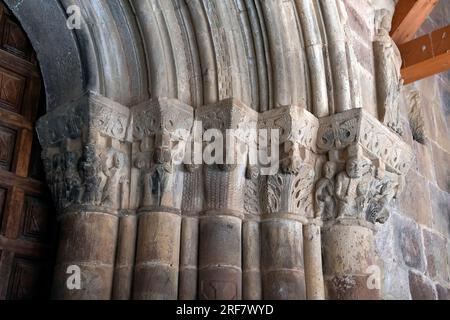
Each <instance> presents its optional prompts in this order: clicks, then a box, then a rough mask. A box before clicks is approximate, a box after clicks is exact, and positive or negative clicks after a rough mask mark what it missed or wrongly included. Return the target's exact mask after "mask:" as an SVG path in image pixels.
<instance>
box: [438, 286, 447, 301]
mask: <svg viewBox="0 0 450 320" xmlns="http://www.w3.org/2000/svg"><path fill="white" fill-rule="evenodd" d="M436 291H437V294H438V300H450V288H448V287H443V286H441V285H440V284H436Z"/></svg>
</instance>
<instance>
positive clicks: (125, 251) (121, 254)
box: [112, 210, 137, 300]
mask: <svg viewBox="0 0 450 320" xmlns="http://www.w3.org/2000/svg"><path fill="white" fill-rule="evenodd" d="M136 220H137V219H136V211H135V210H124V211H122V212H121V216H120V222H119V231H118V237H117V238H118V240H117V250H116V252H117V255H116V264H115V268H114V286H113V293H112V299H113V300H129V299H130V298H131V288H132V285H133V271H134V259H135V253H136V234H137V224H136Z"/></svg>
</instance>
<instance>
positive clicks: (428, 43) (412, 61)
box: [399, 25, 450, 84]
mask: <svg viewBox="0 0 450 320" xmlns="http://www.w3.org/2000/svg"><path fill="white" fill-rule="evenodd" d="M399 50H400V52H401V55H402V59H403V66H402V71H401V72H402V77H403V78H404V79H405V84H408V83H411V82H414V81H417V80H421V79H423V78H427V77H429V76H432V75H435V74H437V73H440V72H444V71H447V70H450V25H449V26H447V27H445V28H442V29H439V30H436V31H434V32H432V33H430V34H428V35H425V36H423V37H420V38H417V39H415V40H412V41H410V42H407V43H404V44H402V45H400V46H399Z"/></svg>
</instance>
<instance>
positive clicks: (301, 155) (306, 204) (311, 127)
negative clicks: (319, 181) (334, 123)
mask: <svg viewBox="0 0 450 320" xmlns="http://www.w3.org/2000/svg"><path fill="white" fill-rule="evenodd" d="M318 128H319V121H318V119H317V118H316V117H315V116H314V115H312V114H311V113H309V112H308V111H307V110H306V109H304V108H301V107H298V106H286V107H281V108H277V109H273V110H270V111H267V112H265V113H263V114H261V116H260V119H259V129H267V130H271V129H277V130H278V132H279V150H278V151H279V158H280V165H279V170H278V172H276V173H275V174H274V175H268V176H263V177H262V183H261V199H262V207H263V210H264V214H265V215H272V214H278V215H284V216H285V217H286V218H288V219H291V218H292V219H294V220H295V219H297V220H298V219H303V220H305V219H306V218H307V217H312V216H313V203H312V192H313V187H314V180H315V170H314V164H315V161H316V156H315V154H316V149H317V148H316V138H317V131H318ZM272 152H273V151H272ZM303 220H302V221H303ZM305 221H306V220H305Z"/></svg>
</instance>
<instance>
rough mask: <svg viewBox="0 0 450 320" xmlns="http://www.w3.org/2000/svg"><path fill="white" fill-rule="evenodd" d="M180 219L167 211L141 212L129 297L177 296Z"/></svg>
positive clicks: (144, 298) (164, 297)
mask: <svg viewBox="0 0 450 320" xmlns="http://www.w3.org/2000/svg"><path fill="white" fill-rule="evenodd" d="M180 234H181V217H180V216H179V215H176V214H173V213H167V212H149V213H141V216H140V217H139V226H138V238H137V239H138V240H137V247H136V265H135V272H134V289H133V298H134V299H139V300H147V299H171V300H175V299H177V297H178V272H179V258H180V246H179V244H180Z"/></svg>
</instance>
